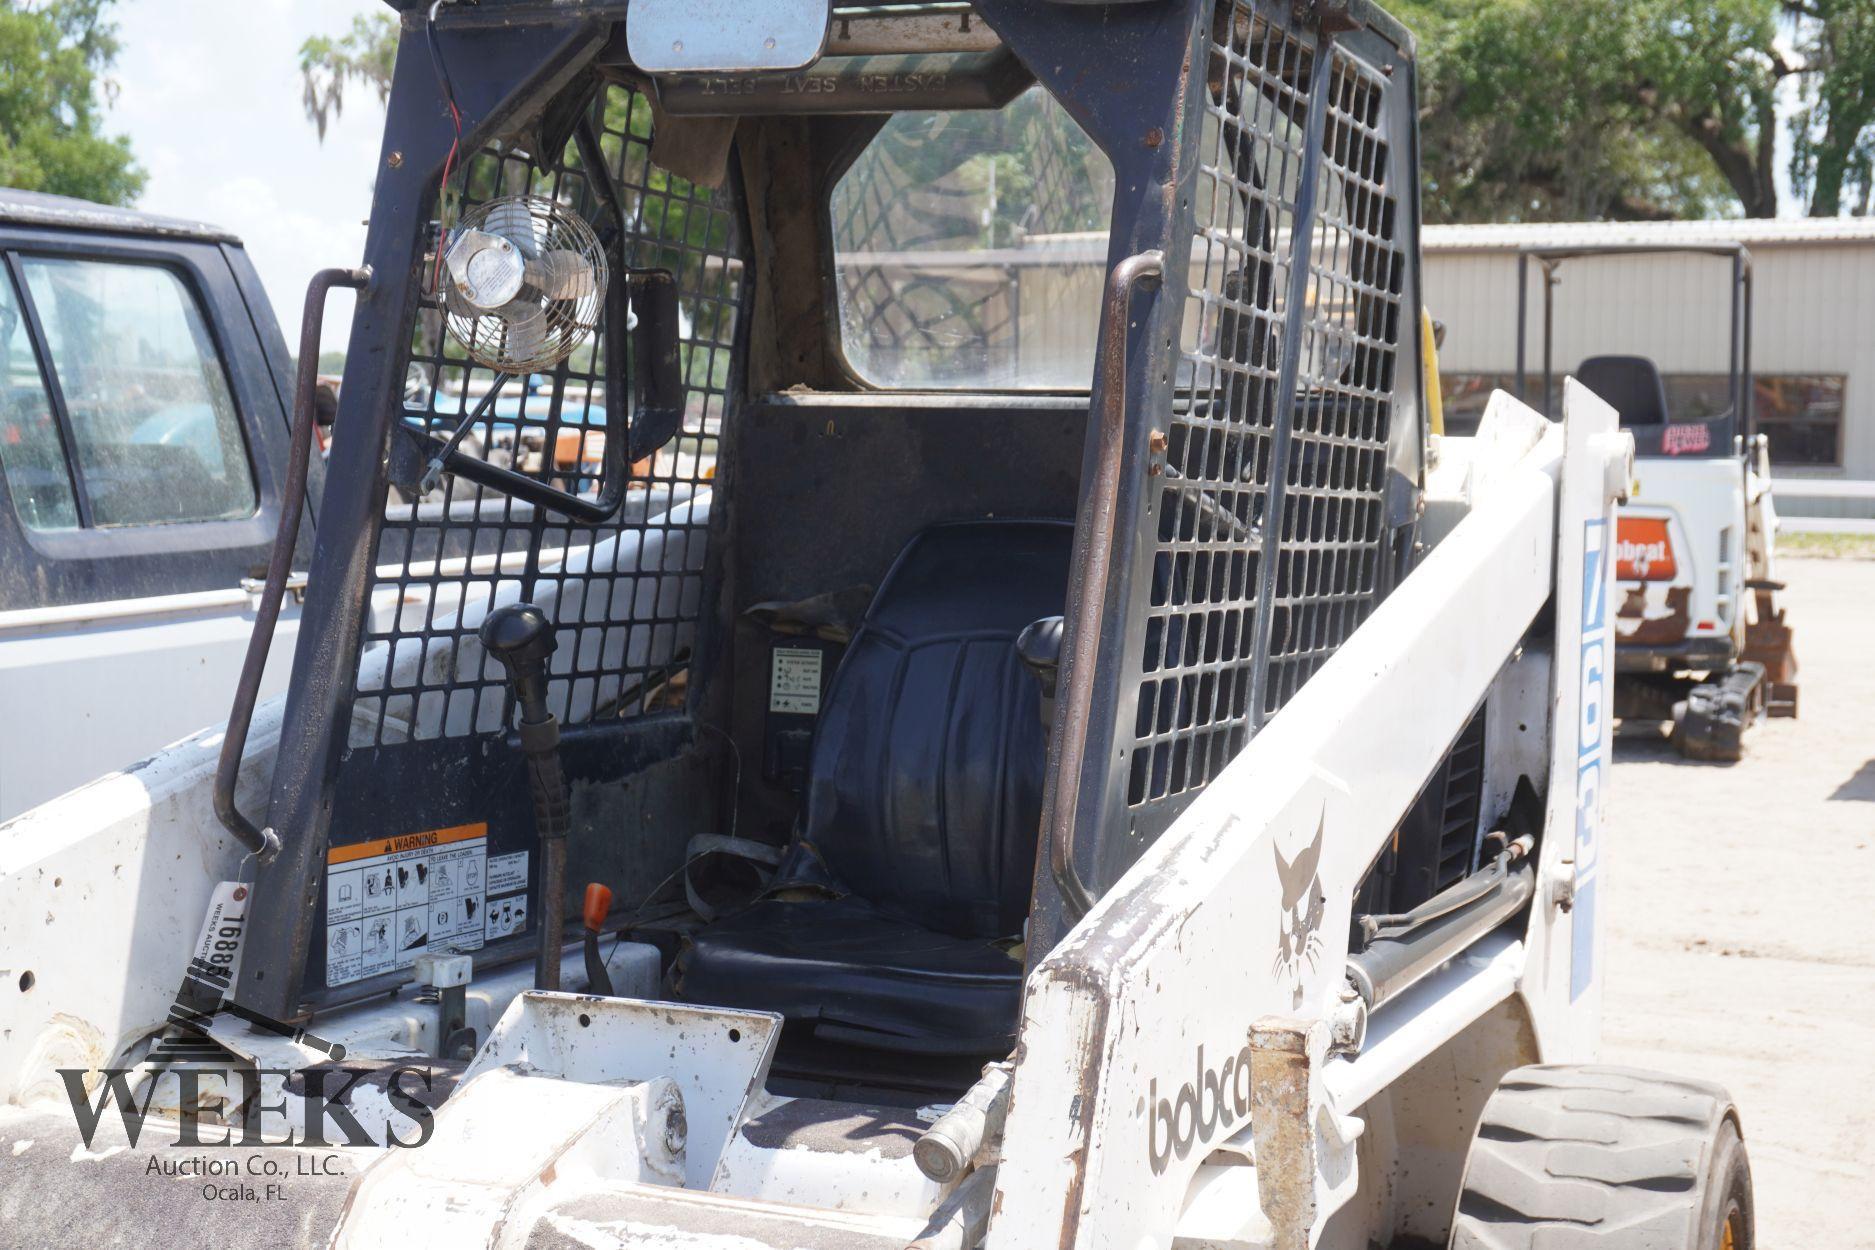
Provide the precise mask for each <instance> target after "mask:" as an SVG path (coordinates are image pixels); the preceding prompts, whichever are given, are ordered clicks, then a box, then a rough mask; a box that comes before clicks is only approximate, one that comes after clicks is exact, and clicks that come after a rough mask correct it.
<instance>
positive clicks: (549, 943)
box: [479, 603, 572, 990]
mask: <svg viewBox="0 0 1875 1250" xmlns="http://www.w3.org/2000/svg"><path fill="white" fill-rule="evenodd" d="M479 634H480V637H481V639H482V647H483V649H484V650H486V651H487V652H488V654H490V655H492V656H494V657H495V659H497V660H499V661H500V662H501V665H502V667H503V668H505V669H506V670H507V672H508V690H509V693H511V694H512V695H513V696H514V703H515V706H516V707H518V708H520V709H521V727H520V738H521V753H522V755H524V756H525V757H526V758H527V785H528V789H529V790H530V791H532V793H533V796H534V832H535V834H536V835H537V836H538V837H539V838H540V851H541V854H540V950H539V953H538V954H537V955H536V956H535V959H534V987H535V988H536V989H542V990H557V989H559V988H560V945H561V938H562V935H563V934H562V931H563V929H564V927H565V916H566V835H567V831H568V829H569V828H571V826H572V814H571V810H570V808H569V805H568V800H567V793H566V778H565V776H564V774H563V773H562V772H561V770H560V722H559V720H558V719H557V718H556V717H555V716H554V714H553V713H552V712H550V711H548V710H547V657H548V656H550V655H552V654H553V650H554V646H555V638H554V630H553V623H552V622H551V621H549V620H548V619H547V614H546V613H545V612H542V611H541V610H540V609H539V608H537V607H535V606H534V605H533V604H531V603H511V604H507V605H505V606H503V607H499V608H496V609H495V610H494V611H493V612H490V613H489V614H488V616H487V618H486V619H485V620H483V622H482V628H481V630H480V631H479Z"/></svg>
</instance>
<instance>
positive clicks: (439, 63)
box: [424, 0, 456, 112]
mask: <svg viewBox="0 0 1875 1250" xmlns="http://www.w3.org/2000/svg"><path fill="white" fill-rule="evenodd" d="M442 7H443V0H437V2H436V3H435V4H433V5H431V6H430V20H429V22H428V23H427V24H426V25H425V26H424V33H425V34H426V35H427V36H428V37H429V44H430V68H431V69H433V70H434V71H435V72H436V85H437V86H439V87H441V88H442V89H443V98H444V99H445V100H447V101H449V107H450V110H451V111H452V112H453V111H455V108H456V88H455V85H454V84H453V83H451V82H450V79H449V66H448V65H446V64H445V63H444V62H443V49H442V45H441V44H439V43H437V42H436V12H437V10H438V9H440V8H442Z"/></svg>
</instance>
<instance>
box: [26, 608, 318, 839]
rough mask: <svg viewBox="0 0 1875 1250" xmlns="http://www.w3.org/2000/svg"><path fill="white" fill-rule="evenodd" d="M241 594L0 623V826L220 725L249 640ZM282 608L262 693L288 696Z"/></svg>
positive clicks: (55, 611)
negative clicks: (103, 775) (204, 728)
mask: <svg viewBox="0 0 1875 1250" xmlns="http://www.w3.org/2000/svg"><path fill="white" fill-rule="evenodd" d="M254 603H255V599H254V596H252V595H250V594H248V593H247V592H246V591H245V590H242V589H240V588H239V587H230V588H229V589H228V590H225V591H208V592H205V593H201V594H189V595H166V596H162V597H158V598H150V599H133V600H126V601H123V602H119V603H100V604H83V605H78V606H74V607H69V608H29V609H25V610H22V611H14V612H0V709H4V710H5V715H4V716H3V717H0V820H6V819H8V818H9V817H12V816H17V815H18V814H19V813H21V812H23V811H25V810H27V809H28V808H30V807H34V806H37V805H38V804H40V803H43V802H45V801H46V800H47V799H50V798H53V797H54V796H56V795H60V794H63V793H65V792H66V791H67V790H70V789H72V788H73V787H74V786H79V785H83V784H84V783H85V782H87V781H90V780H91V779H92V778H94V777H97V776H98V775H99V774H101V773H104V772H108V771H110V770H112V769H116V768H124V767H127V766H128V765H130V764H132V763H134V762H136V761H137V760H140V759H143V758H144V757H145V756H148V755H151V754H153V753H154V752H156V751H158V750H160V749H161V748H163V747H164V746H167V745H168V744H169V743H171V742H174V741H176V740H177V739H179V738H182V737H184V736H186V735H188V734H191V733H194V732H195V731H196V730H198V729H200V728H201V727H202V726H204V725H213V724H215V723H217V722H219V721H222V720H225V719H227V716H228V705H229V701H230V700H231V699H232V698H233V697H234V686H235V679H236V678H237V677H238V676H239V674H240V672H241V661H242V658H243V657H244V656H245V655H246V654H247V643H248V638H249V636H250V635H251V634H252V633H253V632H254ZM298 634H299V606H298V604H297V603H294V602H291V601H290V600H289V602H288V603H287V605H286V607H285V609H284V610H283V611H282V612H281V614H280V625H279V628H278V629H277V630H276V632H275V634H274V647H273V652H272V655H271V656H270V658H269V662H268V665H267V672H266V676H265V678H264V680H263V681H262V683H261V697H262V698H267V697H269V696H271V695H274V694H278V693H280V692H281V691H283V690H285V689H286V682H287V675H288V673H289V672H290V671H291V669H292V658H293V644H294V639H295V638H296V637H297V636H298Z"/></svg>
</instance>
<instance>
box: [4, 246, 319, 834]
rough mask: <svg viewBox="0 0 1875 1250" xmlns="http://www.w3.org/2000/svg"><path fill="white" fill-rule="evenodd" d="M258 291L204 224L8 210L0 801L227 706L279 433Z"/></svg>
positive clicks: (191, 726)
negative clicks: (82, 224)
mask: <svg viewBox="0 0 1875 1250" xmlns="http://www.w3.org/2000/svg"><path fill="white" fill-rule="evenodd" d="M259 296H260V289H259V284H258V281H257V279H256V278H255V276H254V273H253V269H252V267H251V265H250V264H249V262H248V260H247V258H246V255H245V253H244V252H243V251H242V250H241V249H240V248H239V247H238V246H236V245H232V244H228V243H224V242H219V241H216V240H213V239H210V238H203V239H178V238H175V237H165V236H160V235H149V236H114V235H104V234H90V233H80V232H72V231H58V230H37V229H31V228H24V227H21V228H12V229H8V228H0V709H4V711H5V715H4V716H0V819H5V818H7V817H10V816H13V815H15V814H17V813H19V812H21V811H24V810H26V809H27V808H30V807H32V806H35V805H36V804H38V803H40V802H43V801H44V800H46V799H49V798H52V797H54V796H56V795H58V794H61V793H63V792H64V791H66V790H68V789H70V788H72V787H73V786H76V785H79V784H82V783H83V782H85V781H87V780H90V779H91V778H93V777H96V776H98V775H100V774H102V773H104V772H107V771H109V770H111V769H115V768H120V767H123V766H125V765H127V764H130V763H132V762H134V761H135V760H137V759H139V758H141V757H143V756H145V755H147V754H149V753H151V752H153V751H155V750H156V749H158V748H159V747H161V746H163V745H164V744H166V743H169V742H172V741H174V740H175V739H177V738H180V737H182V736H184V735H186V734H189V733H191V732H193V731H195V730H197V729H200V728H202V727H204V726H206V725H211V724H214V723H215V722H217V721H219V720H221V719H223V718H225V717H226V715H227V712H228V698H229V694H230V692H231V691H232V690H233V688H234V681H235V675H236V673H237V672H238V671H239V668H240V664H241V658H242V654H243V651H244V649H245V647H246V643H247V638H248V635H249V633H250V632H251V629H252V623H253V604H254V598H255V593H256V591H257V590H258V582H257V581H256V580H255V579H256V578H257V576H258V575H259V574H260V572H261V571H262V570H263V569H264V567H265V563H266V559H267V554H268V549H269V547H270V546H271V544H272V538H273V534H274V528H275V525H276V524H277V522H278V516H279V506H280V481H279V478H280V474H281V469H282V466H283V464H284V459H285V454H286V413H285V406H284V403H283V392H282V389H281V382H282V381H283V379H284V374H285V345H284V342H283V341H282V340H281V338H280V332H279V328H278V326H277V325H276V323H275V322H274V319H273V316H272V313H271V311H270V310H269V309H268V308H267V306H266V302H265V300H264V299H261V298H260V297H259ZM302 541H309V540H304V539H303V540H302ZM297 628H298V609H297V606H296V605H293V606H289V609H288V611H287V612H286V613H284V614H283V616H282V620H281V630H282V632H283V633H286V634H288V635H291V634H292V633H294V632H295V631H296V630H297ZM290 653H291V651H290V648H289V647H275V649H274V654H275V655H276V656H285V655H289V654H290ZM287 669H288V663H287V661H285V660H284V659H282V660H280V661H279V663H278V664H277V665H276V666H275V667H274V668H272V669H270V670H269V673H268V685H267V687H266V688H265V689H264V690H263V694H270V693H273V692H274V691H275V690H277V689H279V688H281V687H282V686H284V684H285V679H286V673H287Z"/></svg>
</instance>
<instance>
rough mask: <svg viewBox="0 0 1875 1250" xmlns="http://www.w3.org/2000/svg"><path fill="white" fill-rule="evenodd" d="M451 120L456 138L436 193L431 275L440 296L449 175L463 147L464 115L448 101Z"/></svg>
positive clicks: (431, 291)
mask: <svg viewBox="0 0 1875 1250" xmlns="http://www.w3.org/2000/svg"><path fill="white" fill-rule="evenodd" d="M448 104H449V120H450V122H451V123H452V124H453V125H454V126H455V128H456V137H455V138H454V139H453V140H451V141H450V144H449V155H448V156H446V157H444V158H443V180H442V182H441V183H439V184H438V190H437V193H436V217H437V223H436V224H437V235H436V267H435V269H434V270H433V271H432V272H431V274H430V294H432V295H436V294H439V293H440V292H441V291H442V289H443V248H444V246H445V243H446V241H447V240H448V237H449V232H448V231H447V230H446V229H444V227H443V221H442V216H443V204H444V202H445V197H447V196H448V194H449V175H450V172H451V171H452V170H454V169H455V167H456V151H457V149H459V148H460V147H461V146H462V114H461V113H460V112H459V111H458V110H457V108H456V102H455V101H454V100H450V101H448Z"/></svg>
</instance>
